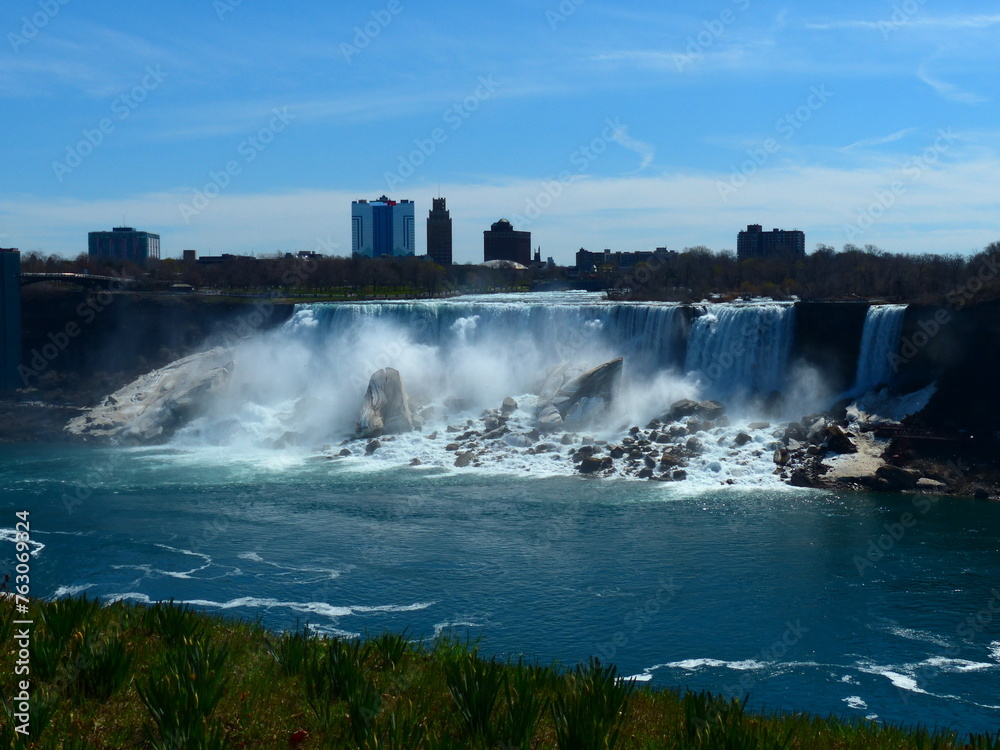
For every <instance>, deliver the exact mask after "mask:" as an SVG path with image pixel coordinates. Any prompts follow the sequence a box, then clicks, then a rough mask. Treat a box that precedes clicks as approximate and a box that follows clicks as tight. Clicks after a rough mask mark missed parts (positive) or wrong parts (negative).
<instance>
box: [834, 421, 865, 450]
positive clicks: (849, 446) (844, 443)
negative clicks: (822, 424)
mask: <svg viewBox="0 0 1000 750" xmlns="http://www.w3.org/2000/svg"><path fill="white" fill-rule="evenodd" d="M826 447H827V448H829V449H830V450H832V451H833V452H834V453H841V454H843V453H857V452H858V446H856V445H855V444H854V441H853V440H851V438H850V436H849V435H848V434H847V433H846V432H844V429H843V428H842V427H841V426H840V425H837V424H829V425H827V427H826Z"/></svg>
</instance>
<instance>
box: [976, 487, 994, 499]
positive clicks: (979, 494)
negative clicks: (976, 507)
mask: <svg viewBox="0 0 1000 750" xmlns="http://www.w3.org/2000/svg"><path fill="white" fill-rule="evenodd" d="M972 497H974V498H975V499H976V500H989V499H990V491H989V490H987V489H985V488H984V487H979V488H978V489H976V491H975V492H974V493H973V494H972Z"/></svg>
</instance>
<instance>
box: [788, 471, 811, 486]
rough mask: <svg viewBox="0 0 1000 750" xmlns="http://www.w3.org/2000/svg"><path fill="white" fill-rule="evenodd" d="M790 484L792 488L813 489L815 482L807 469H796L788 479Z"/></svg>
mask: <svg viewBox="0 0 1000 750" xmlns="http://www.w3.org/2000/svg"><path fill="white" fill-rule="evenodd" d="M788 483H789V484H790V485H792V487H812V486H813V481H812V478H811V477H810V476H809V472H807V471H806V470H805V469H796V470H795V471H793V472H792V475H791V476H790V477H789V478H788Z"/></svg>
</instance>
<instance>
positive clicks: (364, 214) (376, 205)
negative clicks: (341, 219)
mask: <svg viewBox="0 0 1000 750" xmlns="http://www.w3.org/2000/svg"><path fill="white" fill-rule="evenodd" d="M416 226H417V225H416V215H415V212H414V208H413V201H408V200H407V201H399V202H396V201H394V200H390V199H389V198H387V197H386V196H384V195H383V196H382V197H381V198H379V199H378V200H374V201H366V200H357V201H354V202H353V203H351V252H353V253H354V255H363V256H365V257H368V258H381V257H382V256H385V255H389V256H394V257H399V256H406V255H414V253H415V244H416Z"/></svg>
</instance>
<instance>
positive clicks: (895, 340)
mask: <svg viewBox="0 0 1000 750" xmlns="http://www.w3.org/2000/svg"><path fill="white" fill-rule="evenodd" d="M905 314H906V305H872V306H871V307H869V308H868V314H867V315H865V328H864V333H863V334H862V336H861V351H860V354H859V355H858V369H857V374H856V375H855V378H854V387H853V388H852V389H851V390H852V392H853V393H855V394H858V395H860V394H863V393H865V392H866V391H868V390H869V389H871V388H874V387H875V386H877V385H880V384H886V385H891V384H892V381H893V379H894V378H895V375H896V371H895V369H894V368H893V365H892V359H891V355H893V354H896V353H898V351H899V340H900V337H901V336H902V332H903V317H904V315H905Z"/></svg>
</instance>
